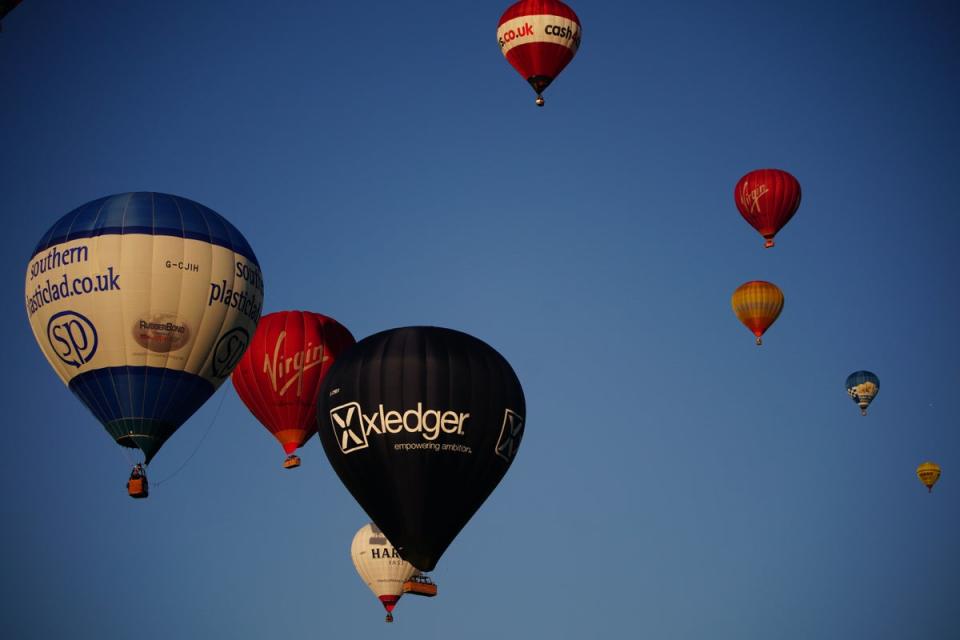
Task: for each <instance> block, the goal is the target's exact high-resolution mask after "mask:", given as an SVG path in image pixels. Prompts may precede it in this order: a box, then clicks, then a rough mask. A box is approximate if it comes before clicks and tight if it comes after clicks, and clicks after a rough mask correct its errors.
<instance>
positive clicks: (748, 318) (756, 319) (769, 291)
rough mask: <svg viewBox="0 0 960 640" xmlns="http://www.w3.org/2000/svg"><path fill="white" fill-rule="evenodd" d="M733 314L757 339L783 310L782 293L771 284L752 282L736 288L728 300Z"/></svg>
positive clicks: (759, 341)
mask: <svg viewBox="0 0 960 640" xmlns="http://www.w3.org/2000/svg"><path fill="white" fill-rule="evenodd" d="M730 305H731V306H732V307H733V312H734V313H735V314H736V315H737V318H738V319H739V320H740V322H742V323H743V325H744V326H745V327H746V328H747V329H749V330H750V332H751V333H753V335H755V336H756V337H757V344H758V345H759V344H762V341H761V340H760V336H762V335H763V334H764V333H765V332H766V331H767V329H769V328H770V325H772V324H773V323H774V322H775V321H776V320H777V318H778V317H779V316H780V312H781V311H782V310H783V292H782V291H780V288H779V287H778V286H777V285H775V284H773V283H772V282H765V281H763V280H753V281H751V282H745V283H744V284H742V285H740V286H739V287H737V290H736V291H734V292H733V296H732V297H731V298H730Z"/></svg>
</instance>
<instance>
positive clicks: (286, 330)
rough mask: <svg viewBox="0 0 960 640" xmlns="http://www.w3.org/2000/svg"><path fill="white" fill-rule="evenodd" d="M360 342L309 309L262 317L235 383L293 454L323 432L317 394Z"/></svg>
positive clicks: (260, 417) (245, 399)
mask: <svg viewBox="0 0 960 640" xmlns="http://www.w3.org/2000/svg"><path fill="white" fill-rule="evenodd" d="M353 343H354V339H353V336H352V335H351V334H350V332H349V331H348V330H347V328H346V327H344V326H343V325H342V324H340V323H339V322H337V321H336V320H334V319H333V318H329V317H327V316H324V315H321V314H319V313H311V312H309V311H279V312H276V313H270V314H267V315H265V316H263V317H262V318H261V319H260V325H259V326H258V327H257V332H256V333H255V334H254V336H253V341H252V342H251V343H250V348H249V349H247V351H246V353H245V354H244V355H243V358H242V359H241V360H240V363H239V364H238V365H237V368H236V369H235V370H234V371H233V376H232V377H231V379H232V380H233V386H234V388H236V390H237V395H238V396H240V399H241V400H242V401H243V403H244V404H245V405H247V408H248V409H250V413H252V414H253V415H254V416H256V418H257V420H259V421H260V422H261V423H262V424H263V426H264V427H266V429H267V430H268V431H269V432H270V433H272V434H273V435H274V437H275V438H276V439H277V440H278V441H279V442H280V444H281V446H283V450H284V451H285V452H286V453H288V454H290V453H293V452H294V451H295V450H296V449H297V448H298V447H300V446H301V445H303V443H305V442H306V441H307V439H308V438H309V437H310V436H311V435H313V434H314V433H316V432H317V395H318V394H319V393H320V383H321V381H322V380H323V378H324V376H326V374H327V371H329V370H330V367H331V366H332V365H333V363H334V361H335V360H336V359H337V358H338V357H339V356H340V354H341V353H343V351H344V350H345V349H348V348H349V347H350V346H352V345H353Z"/></svg>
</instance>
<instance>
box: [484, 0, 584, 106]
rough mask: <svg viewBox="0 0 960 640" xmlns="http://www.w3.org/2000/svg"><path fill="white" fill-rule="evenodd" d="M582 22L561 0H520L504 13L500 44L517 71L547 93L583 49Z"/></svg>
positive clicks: (540, 103) (539, 99) (540, 100)
mask: <svg viewBox="0 0 960 640" xmlns="http://www.w3.org/2000/svg"><path fill="white" fill-rule="evenodd" d="M580 33H581V28H580V19H579V18H577V14H576V13H574V12H573V9H571V8H570V7H568V6H567V5H565V4H564V3H562V2H560V0H520V2H517V3H516V4H514V5H512V6H511V7H510V8H509V9H507V10H506V11H504V12H503V15H502V16H500V23H499V24H498V25H497V43H498V44H499V45H500V51H501V52H502V53H503V55H504V56H506V58H507V60H508V61H509V62H510V64H512V65H513V68H514V69H516V70H517V73H519V74H520V75H521V76H523V78H524V79H525V80H526V81H527V82H529V83H530V86H531V87H533V90H534V91H536V92H537V106H539V107H542V106H543V95H541V94H543V91H544V89H546V88H547V87H548V86H550V83H551V82H553V81H554V79H555V78H556V77H557V76H558V75H559V74H560V72H561V71H563V68H564V67H566V66H567V64H569V62H570V61H571V60H573V56H574V55H575V54H576V53H577V49H579V48H580Z"/></svg>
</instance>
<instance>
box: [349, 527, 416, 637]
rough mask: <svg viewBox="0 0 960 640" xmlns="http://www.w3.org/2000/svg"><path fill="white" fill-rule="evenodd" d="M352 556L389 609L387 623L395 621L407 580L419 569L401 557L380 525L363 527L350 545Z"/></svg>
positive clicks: (357, 566) (373, 589) (361, 574)
mask: <svg viewBox="0 0 960 640" xmlns="http://www.w3.org/2000/svg"><path fill="white" fill-rule="evenodd" d="M350 558H351V559H352V560H353V566H354V568H356V570H357V573H358V574H360V577H361V578H362V579H363V581H364V582H365V583H366V585H367V586H368V587H370V591H373V595H375V596H377V599H379V600H380V602H381V604H383V608H384V609H386V611H387V618H386V619H387V622H393V608H394V607H395V606H397V601H398V600H399V599H400V597H401V596H402V595H403V594H404V587H403V585H404V583H406V582H407V581H408V580H410V579H411V578H412V577H413V576H415V575H417V574H418V573H419V571H417V568H416V567H414V566H413V565H412V564H410V563H409V562H407V561H406V560H404V559H403V558H401V557H400V554H399V553H397V550H396V549H395V548H394V547H393V545H392V544H390V541H389V540H387V538H386V536H384V535H383V532H382V531H380V529H379V528H377V525H375V524H373V523H372V522H371V523H370V524H365V525H363V526H362V527H360V530H359V531H357V533H356V535H355V536H353V542H352V543H351V544H350Z"/></svg>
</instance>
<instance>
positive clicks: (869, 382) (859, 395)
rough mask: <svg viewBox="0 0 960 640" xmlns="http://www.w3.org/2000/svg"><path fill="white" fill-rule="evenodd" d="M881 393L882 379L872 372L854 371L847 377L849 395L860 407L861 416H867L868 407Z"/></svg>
mask: <svg viewBox="0 0 960 640" xmlns="http://www.w3.org/2000/svg"><path fill="white" fill-rule="evenodd" d="M879 392H880V378H878V377H877V375H876V374H875V373H872V372H870V371H854V372H853V373H851V374H850V375H849V376H847V395H849V396H850V398H851V399H852V400H853V401H854V403H856V405H857V406H858V407H860V415H863V416H865V415H867V407H868V406H869V405H870V403H871V402H873V399H874V398H875V397H877V393H879Z"/></svg>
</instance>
